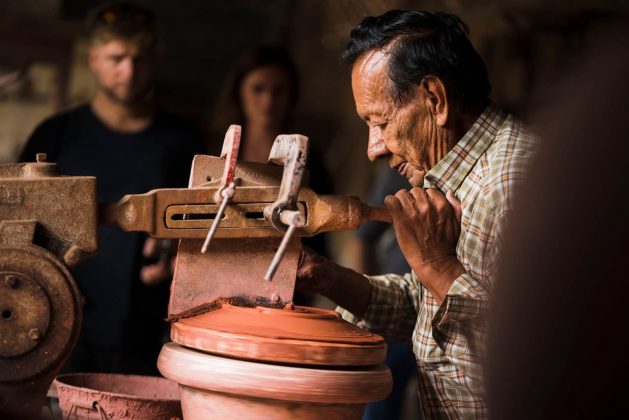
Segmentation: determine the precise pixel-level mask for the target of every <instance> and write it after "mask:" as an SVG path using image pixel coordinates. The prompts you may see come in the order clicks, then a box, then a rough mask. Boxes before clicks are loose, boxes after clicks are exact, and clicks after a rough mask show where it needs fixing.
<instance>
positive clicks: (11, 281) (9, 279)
mask: <svg viewBox="0 0 629 420" xmlns="http://www.w3.org/2000/svg"><path fill="white" fill-rule="evenodd" d="M4 284H5V285H6V286H7V287H10V288H12V289H14V288H15V287H17V277H15V276H14V275H11V274H9V275H8V276H6V277H5V278H4Z"/></svg>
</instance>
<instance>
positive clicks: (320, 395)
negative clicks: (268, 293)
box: [157, 303, 391, 420]
mask: <svg viewBox="0 0 629 420" xmlns="http://www.w3.org/2000/svg"><path fill="white" fill-rule="evenodd" d="M171 338H172V339H173V341H174V343H169V344H166V345H165V346H164V347H163V348H162V351H161V353H160V356H159V359H158V361H157V367H158V368H159V370H160V372H161V373H162V375H164V376H165V377H167V378H168V379H171V380H173V381H175V382H177V383H179V384H180V387H181V405H182V408H183V414H184V418H185V419H186V420H197V419H199V420H200V419H237V420H243V419H247V420H248V419H264V420H267V419H291V420H292V419H306V420H308V419H326V420H329V419H343V420H345V419H360V417H361V416H362V413H363V411H364V408H365V404H366V403H368V402H372V401H378V400H381V399H383V398H385V397H386V396H387V395H388V394H389V392H390V391H391V373H390V371H389V369H388V368H387V367H386V366H384V365H383V364H382V363H383V362H384V359H385V355H386V343H385V341H384V340H383V339H382V337H379V336H377V335H375V334H372V333H369V332H367V331H363V330H361V329H359V328H357V327H356V326H354V325H352V324H349V323H348V322H346V321H344V320H342V319H341V318H340V317H339V315H338V314H337V313H336V312H334V311H329V310H324V309H318V308H308V307H293V306H292V305H289V306H288V307H286V308H284V309H272V308H266V307H256V308H246V307H236V306H232V305H230V304H227V303H225V304H223V305H222V307H220V308H218V309H216V310H213V311H210V312H206V313H203V314H200V315H196V316H192V317H188V318H184V319H180V320H178V321H177V322H174V323H173V324H172V328H171Z"/></svg>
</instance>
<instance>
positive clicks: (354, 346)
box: [171, 303, 386, 366]
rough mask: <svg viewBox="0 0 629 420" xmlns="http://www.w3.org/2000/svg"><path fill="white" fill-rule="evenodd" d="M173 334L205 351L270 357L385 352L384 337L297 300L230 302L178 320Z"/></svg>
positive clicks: (288, 359)
mask: <svg viewBox="0 0 629 420" xmlns="http://www.w3.org/2000/svg"><path fill="white" fill-rule="evenodd" d="M291 308H292V309H291ZM171 338H172V340H173V341H174V342H176V343H179V344H181V345H183V346H186V347H191V348H194V349H197V350H201V351H204V352H209V353H213V354H218V355H225V356H230V357H237V358H241V359H248V360H260V361H269V362H281V363H295V364H309V365H329V366H368V365H377V364H379V363H382V362H383V361H384V359H385V357H386V343H385V341H384V339H383V338H382V337H380V336H378V335H375V334H372V333H370V332H368V331H364V330H361V329H359V328H358V327H356V326H354V325H352V324H350V323H348V322H346V321H344V320H343V319H341V318H340V316H339V314H338V313H336V312H334V311H330V310H325V309H318V308H309V307H300V306H297V307H293V306H292V305H288V306H287V308H286V309H272V308H266V307H257V308H243V307H238V306H233V305H230V304H227V303H225V304H223V305H222V307H221V308H220V309H217V310H214V311H211V312H206V313H204V314H201V315H197V316H193V317H189V318H184V319H180V320H179V321H177V322H174V323H173V324H172V328H171Z"/></svg>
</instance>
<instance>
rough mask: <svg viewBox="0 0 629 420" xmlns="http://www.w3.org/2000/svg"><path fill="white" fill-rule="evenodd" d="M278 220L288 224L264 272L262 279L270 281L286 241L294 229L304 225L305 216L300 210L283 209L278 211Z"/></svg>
mask: <svg viewBox="0 0 629 420" xmlns="http://www.w3.org/2000/svg"><path fill="white" fill-rule="evenodd" d="M280 220H281V221H282V223H284V224H286V225H287V226H288V229H287V230H286V233H285V234H284V237H283V238H282V242H281V243H280V246H279V247H278V248H277V251H276V252H275V255H274V256H273V260H272V261H271V265H269V268H268V270H266V274H265V275H264V280H267V281H271V280H272V279H273V275H274V274H275V271H276V270H277V267H278V266H279V265H280V261H282V256H283V255H284V252H285V251H286V247H287V246H288V242H290V239H291V238H292V236H293V233H294V232H295V229H297V228H302V227H304V226H305V225H306V218H305V217H304V215H303V214H301V212H300V211H297V210H284V211H282V212H281V213H280Z"/></svg>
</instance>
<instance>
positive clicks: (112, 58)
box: [109, 55, 122, 63]
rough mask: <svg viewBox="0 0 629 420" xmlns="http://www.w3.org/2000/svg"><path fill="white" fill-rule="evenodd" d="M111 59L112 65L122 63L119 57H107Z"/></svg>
mask: <svg viewBox="0 0 629 420" xmlns="http://www.w3.org/2000/svg"><path fill="white" fill-rule="evenodd" d="M109 58H110V59H111V61H113V62H114V63H120V62H121V61H122V56H121V55H112V56H110V57H109Z"/></svg>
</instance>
